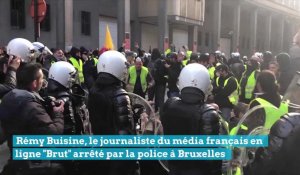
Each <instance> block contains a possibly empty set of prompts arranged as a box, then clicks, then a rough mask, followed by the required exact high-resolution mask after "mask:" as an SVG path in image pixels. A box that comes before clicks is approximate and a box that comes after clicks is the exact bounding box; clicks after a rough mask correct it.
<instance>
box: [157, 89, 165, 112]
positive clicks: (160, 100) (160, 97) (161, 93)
mask: <svg viewBox="0 0 300 175" xmlns="http://www.w3.org/2000/svg"><path fill="white" fill-rule="evenodd" d="M165 91H166V85H160V84H158V85H155V112H157V111H158V110H159V109H161V108H162V106H163V104H164V102H165Z"/></svg>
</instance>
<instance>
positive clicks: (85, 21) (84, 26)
mask: <svg viewBox="0 0 300 175" xmlns="http://www.w3.org/2000/svg"><path fill="white" fill-rule="evenodd" d="M81 33H82V34H83V35H91V13H90V12H85V11H81Z"/></svg>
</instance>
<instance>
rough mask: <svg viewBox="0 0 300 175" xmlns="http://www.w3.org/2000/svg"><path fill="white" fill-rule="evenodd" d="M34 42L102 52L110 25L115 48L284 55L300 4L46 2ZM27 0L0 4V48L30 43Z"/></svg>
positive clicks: (291, 0) (278, 0)
mask: <svg viewBox="0 0 300 175" xmlns="http://www.w3.org/2000/svg"><path fill="white" fill-rule="evenodd" d="M45 1H46V3H47V7H48V10H47V15H46V18H45V19H44V21H43V22H42V23H41V32H40V38H38V41H40V42H42V43H44V44H46V45H47V46H48V47H50V48H51V47H53V48H55V47H59V48H66V46H77V47H80V46H85V47H86V48H89V49H95V48H101V47H102V46H103V43H104V36H105V29H106V26H109V28H110V32H111V35H112V38H113V41H114V44H115V47H120V46H121V45H122V43H123V42H125V43H126V48H127V49H130V48H133V47H134V45H135V42H137V43H139V45H140V46H141V47H142V48H143V49H144V50H146V51H148V50H149V49H150V48H159V49H160V50H165V48H167V47H169V45H170V44H174V45H175V48H176V50H178V49H179V48H180V47H182V46H184V45H185V46H188V47H189V49H190V50H193V51H199V52H213V51H215V50H217V49H219V50H221V51H223V52H224V53H225V54H226V55H229V53H230V52H232V51H236V50H238V51H240V52H241V53H242V54H243V55H248V56H249V55H251V54H252V53H253V52H254V51H264V50H270V51H272V52H274V53H275V54H276V53H279V52H281V51H288V48H289V47H290V45H291V44H292V43H291V42H292V37H293V35H294V34H295V33H296V32H297V30H298V28H299V23H300V12H299V9H300V1H298V0H263V1H262V0H206V1H205V0H45ZM30 4H31V0H1V1H0V16H1V19H0V26H1V27H0V33H1V35H0V45H1V46H3V45H6V44H7V43H8V42H9V40H10V39H12V38H15V37H23V38H27V39H29V40H31V41H33V40H34V25H33V24H34V23H33V19H32V18H31V17H30V15H29V7H30Z"/></svg>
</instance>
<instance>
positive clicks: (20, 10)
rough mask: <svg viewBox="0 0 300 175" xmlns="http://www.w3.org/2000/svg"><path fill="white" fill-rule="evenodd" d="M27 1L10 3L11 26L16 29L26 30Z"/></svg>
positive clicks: (14, 0)
mask: <svg viewBox="0 0 300 175" xmlns="http://www.w3.org/2000/svg"><path fill="white" fill-rule="evenodd" d="M24 3H25V1H24V0H11V1H10V25H11V26H12V27H13V28H16V29H24V28H25V4H24Z"/></svg>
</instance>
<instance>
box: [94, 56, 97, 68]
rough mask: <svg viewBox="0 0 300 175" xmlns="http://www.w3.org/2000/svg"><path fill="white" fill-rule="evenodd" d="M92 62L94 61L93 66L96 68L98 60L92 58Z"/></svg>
mask: <svg viewBox="0 0 300 175" xmlns="http://www.w3.org/2000/svg"><path fill="white" fill-rule="evenodd" d="M93 60H94V65H95V66H97V63H98V59H97V58H95V57H94V58H93Z"/></svg>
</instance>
